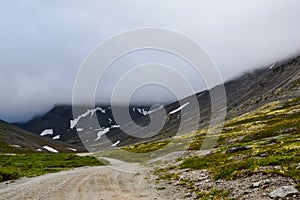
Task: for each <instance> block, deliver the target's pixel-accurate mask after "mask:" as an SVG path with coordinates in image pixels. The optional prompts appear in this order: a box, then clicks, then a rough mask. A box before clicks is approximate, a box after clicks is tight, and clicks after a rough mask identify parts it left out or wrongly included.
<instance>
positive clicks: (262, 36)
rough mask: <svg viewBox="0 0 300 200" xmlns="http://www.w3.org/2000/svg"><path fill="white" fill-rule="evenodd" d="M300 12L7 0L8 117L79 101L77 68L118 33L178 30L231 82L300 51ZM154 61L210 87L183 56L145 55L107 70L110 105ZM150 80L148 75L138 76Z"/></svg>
mask: <svg viewBox="0 0 300 200" xmlns="http://www.w3.org/2000/svg"><path fill="white" fill-rule="evenodd" d="M299 7H300V1H298V0H263V1H261V0H244V1H234V0H227V1H222V0H219V1H217V0H188V1H174V0H164V1H157V0H143V1H140V0H126V1H124V0H113V1H110V0H107V1H104V0H97V1H96V0H94V1H91V0H90V1H89V0H88V1H86V0H85V1H79V0H51V1H40V0H27V1H22V0H15V1H11V0H2V1H1V2H0V24H1V26H0V44H1V45H0V77H1V78H0V92H1V104H0V118H1V119H4V120H7V121H24V120H28V119H30V118H31V117H33V116H34V115H37V114H41V113H43V112H45V111H47V110H49V109H50V108H51V107H52V106H53V105H55V104H71V100H72V89H73V84H74V81H75V78H76V74H77V71H78V69H79V67H80V65H81V64H82V63H83V61H84V59H85V58H86V57H87V56H88V54H89V52H90V51H92V49H93V48H95V46H97V45H98V44H99V43H101V42H103V41H105V40H106V39H108V38H110V37H111V36H113V35H116V34H119V33H120V32H123V31H127V30H131V29H135V28H141V27H160V28H166V29H172V30H175V31H178V32H180V33H183V34H185V35H187V36H189V37H191V38H193V39H194V40H195V41H197V42H198V43H199V44H200V45H202V46H203V47H204V48H205V49H206V51H207V52H208V54H209V55H210V57H211V58H212V59H213V61H214V62H215V63H216V65H217V67H218V68H219V70H220V73H221V75H222V78H223V80H224V81H226V80H230V79H232V78H234V77H237V76H239V75H240V74H242V73H244V72H246V71H249V70H253V69H256V68H258V67H262V66H267V65H270V64H272V63H273V62H275V61H278V60H281V59H283V58H287V57H289V56H292V55H296V54H297V53H298V52H299V50H300V37H299V35H300V26H299V23H298V19H300V12H299ZM152 60H154V61H155V62H159V63H166V64H169V65H171V66H172V67H174V68H175V69H177V70H179V71H180V72H182V73H183V74H184V75H185V76H186V77H187V79H189V80H190V82H191V84H192V85H193V87H194V89H195V90H196V91H200V90H202V89H205V84H204V82H203V80H202V79H201V78H200V77H198V76H195V75H194V73H193V71H191V70H190V68H189V67H188V65H187V64H186V63H184V62H181V61H180V60H178V58H174V57H172V56H170V55H167V54H164V53H161V52H147V51H144V52H139V53H137V54H136V55H135V56H129V57H128V58H127V59H124V60H122V61H120V62H117V63H115V64H114V67H113V68H112V70H110V71H109V72H107V74H106V78H105V79H104V80H105V82H104V84H105V87H103V86H102V87H99V90H98V93H97V97H99V98H100V99H101V102H100V103H107V102H109V100H110V93H111V90H112V88H113V85H114V83H115V82H116V81H117V80H118V77H119V76H121V75H122V74H123V73H125V71H126V70H125V69H127V70H129V69H130V68H131V66H132V67H134V66H136V64H142V63H149V62H151V61H152ZM124 65H126V66H127V67H123V68H122V66H124ZM121 68H122V70H121ZM143 76H147V74H141V75H140V76H139V77H137V78H143ZM158 76H162V77H163V76H166V74H158ZM173 98H174V96H173V95H172V94H171V93H170V92H168V91H167V90H166V89H162V88H156V87H145V88H144V90H142V89H141V91H140V93H137V94H135V96H134V99H133V103H149V104H151V103H157V102H168V101H172V100H173Z"/></svg>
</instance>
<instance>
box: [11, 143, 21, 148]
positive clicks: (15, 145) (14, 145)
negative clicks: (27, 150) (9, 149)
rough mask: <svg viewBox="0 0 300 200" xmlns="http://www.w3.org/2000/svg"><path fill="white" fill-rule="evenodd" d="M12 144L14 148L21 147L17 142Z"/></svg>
mask: <svg viewBox="0 0 300 200" xmlns="http://www.w3.org/2000/svg"><path fill="white" fill-rule="evenodd" d="M12 146H13V147H16V148H20V147H21V146H20V145H17V144H13V145H12Z"/></svg>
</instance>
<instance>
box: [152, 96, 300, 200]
mask: <svg viewBox="0 0 300 200" xmlns="http://www.w3.org/2000/svg"><path fill="white" fill-rule="evenodd" d="M207 132H208V129H202V130H199V131H198V133H197V136H196V137H194V138H193V142H192V144H191V145H190V147H189V149H190V150H200V149H201V145H202V143H203V140H204V138H205V133H207ZM236 146H249V147H251V148H250V149H248V150H245V151H240V152H235V153H226V150H227V149H229V148H231V147H236ZM177 161H178V165H177V164H176V165H171V166H168V167H167V168H162V169H157V170H156V171H155V174H156V175H157V177H158V178H157V181H159V180H161V181H173V182H174V181H176V180H177V181H178V177H179V176H180V174H170V172H169V171H170V170H169V169H170V168H172V169H174V168H175V169H176V168H177V169H191V170H202V169H205V170H208V171H209V172H210V173H211V175H212V177H213V178H214V179H215V180H219V179H225V180H232V179H237V178H241V177H249V176H251V175H253V174H255V173H263V174H279V175H282V176H286V177H290V178H293V179H294V180H296V182H297V183H298V188H299V189H300V170H299V169H297V166H298V165H299V164H300V98H295V99H290V100H288V101H286V102H279V101H276V102H270V103H269V104H266V105H264V106H262V107H260V108H258V109H256V110H253V111H250V112H248V113H246V114H244V115H242V116H239V117H236V118H233V119H231V120H228V121H227V122H226V123H225V126H224V129H223V131H222V133H221V134H220V136H219V140H218V143H217V145H216V146H215V149H214V151H213V154H210V155H207V156H205V157H203V156H194V157H188V158H180V159H178V160H177ZM175 172H176V170H175ZM175 172H174V173H175ZM180 186H181V187H184V188H185V189H186V190H187V191H188V192H190V193H194V194H197V199H228V198H229V196H230V192H229V191H219V190H217V189H212V190H210V191H206V192H203V191H199V188H197V187H196V186H195V185H194V183H193V182H192V181H190V180H181V182H180Z"/></svg>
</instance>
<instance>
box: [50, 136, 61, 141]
mask: <svg viewBox="0 0 300 200" xmlns="http://www.w3.org/2000/svg"><path fill="white" fill-rule="evenodd" d="M52 139H53V140H59V139H60V135H57V136H55V137H53V138H52Z"/></svg>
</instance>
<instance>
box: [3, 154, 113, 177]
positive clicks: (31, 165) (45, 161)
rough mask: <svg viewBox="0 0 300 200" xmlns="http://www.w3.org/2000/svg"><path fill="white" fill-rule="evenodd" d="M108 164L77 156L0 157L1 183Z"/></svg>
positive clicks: (103, 161) (33, 155) (35, 155)
mask: <svg viewBox="0 0 300 200" xmlns="http://www.w3.org/2000/svg"><path fill="white" fill-rule="evenodd" d="M105 164H108V163H107V161H105V160H100V161H99V160H97V159H96V158H94V157H89V156H86V157H84V156H77V155H75V154H64V153H60V154H28V155H0V181H8V180H13V179H17V178H20V177H34V176H39V175H43V174H46V173H53V172H58V171H62V170H68V169H72V168H75V167H82V166H101V165H105Z"/></svg>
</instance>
